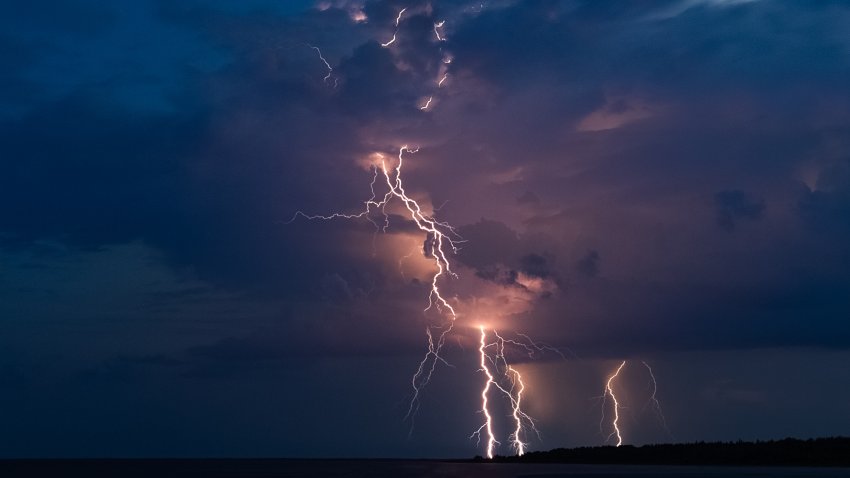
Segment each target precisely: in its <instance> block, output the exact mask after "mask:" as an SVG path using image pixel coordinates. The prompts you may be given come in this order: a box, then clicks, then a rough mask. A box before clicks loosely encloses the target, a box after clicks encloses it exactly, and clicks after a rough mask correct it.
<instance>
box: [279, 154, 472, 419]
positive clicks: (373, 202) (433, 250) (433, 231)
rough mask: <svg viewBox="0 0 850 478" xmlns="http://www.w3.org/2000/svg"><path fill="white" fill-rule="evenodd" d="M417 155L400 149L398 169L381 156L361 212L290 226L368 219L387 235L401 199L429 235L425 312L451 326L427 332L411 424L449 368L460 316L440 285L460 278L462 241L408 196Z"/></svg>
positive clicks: (416, 375)
mask: <svg viewBox="0 0 850 478" xmlns="http://www.w3.org/2000/svg"><path fill="white" fill-rule="evenodd" d="M416 152H418V149H410V148H409V147H408V146H407V145H404V146H402V147H400V148H399V150H398V163H397V165H396V166H395V167H394V168H390V167H388V166H387V163H386V160H385V158H384V157H383V155H381V154H380V153H379V154H378V158H379V159H380V165H379V166H378V165H376V166H374V167H373V170H374V174H373V177H372V182H371V184H370V190H371V192H372V195H371V197H370V198H369V199H367V200H365V201H364V202H363V204H364V208H363V210H361V211H360V212H356V213H351V214H349V213H339V212H335V213H332V214H329V215H308V214H305V213H304V212H302V211H297V212H296V213H295V215H294V216H293V217H292V219H291V220H290V221H288V223H291V222H293V221H295V220H296V219H297V218H298V217H299V216H300V217H304V218H306V219H308V220H316V219H320V220H331V219H360V218H366V219H368V220H369V221H371V222H372V224H374V225H375V227H376V231H377V230H378V229H380V230H382V231H384V232H386V230H387V228H388V227H389V215H388V214H387V212H386V207H387V205H388V204H389V203H390V201H391V200H393V199H397V200H399V201H400V202H401V204H402V205H403V206H404V207H405V208H406V209H407V212H408V213H409V214H410V219H411V220H412V221H413V222H414V223H415V224H416V226H417V227H418V228H419V229H420V230H421V231H422V232H424V233H425V234H426V237H427V238H428V240H427V241H426V246H425V249H424V251H425V253H426V256H427V257H429V258H431V259H432V260H433V263H434V265H435V266H436V268H437V271H436V272H435V273H434V275H433V276H432V277H431V291H430V293H429V295H428V305H427V307H425V309H424V311H423V312H427V311H428V310H430V309H432V308H435V309H437V310H438V311H439V312H441V313H444V314H445V315H447V316H448V318H449V319H450V320H449V321H448V322H447V323H444V324H440V325H434V326H428V327H426V329H425V335H426V337H427V339H428V350H427V352H426V353H425V356H424V357H423V359H422V361H421V362H420V364H419V367H417V369H416V372H415V373H414V374H413V377H412V379H411V385H412V388H413V398H412V399H411V401H410V406H409V407H408V411H407V414H406V415H405V419H408V418H410V419H411V421H412V420H413V418H414V417H415V415H416V412H417V411H418V409H419V394H420V392H421V391H422V389H423V388H424V387H425V386H426V385H428V383H429V382H430V381H431V377H432V376H433V374H434V371H435V370H436V367H437V363H440V362H442V363H444V364H446V365H448V362H447V361H446V360H445V359H444V358H443V357H442V355H441V354H440V353H441V350H442V348H443V345H445V343H446V336H447V335H448V334H449V333H450V332H451V331H452V328H453V326H454V321H455V320H456V319H457V312H456V311H455V309H454V307H452V305H451V304H450V303H449V302H448V300H446V298H445V297H444V296H443V294H442V293H441V292H440V287H439V282H440V279H441V278H442V277H443V276H445V275H448V276H451V277H455V278H457V275H456V274H455V273H454V272H453V271H452V268H451V263H450V262H449V259H448V252H447V251H448V250H450V251H451V252H452V253H457V251H458V243H459V242H460V241H462V239H461V238H460V236H458V235H457V233H456V232H455V230H454V228H453V227H452V226H451V225H449V224H448V223H445V222H440V221H438V220H436V219H435V218H433V217H432V216H430V215H428V214H426V213H425V212H423V210H422V207H421V206H420V204H419V203H418V202H417V201H416V200H414V199H413V198H411V197H410V196H408V194H407V192H406V191H405V189H404V183H403V182H402V167H403V166H404V154H405V153H411V154H413V153H416ZM380 177H383V180H384V182H385V184H386V188H387V191H386V193H384V195H383V197H380V198H379V196H378V193H377V192H376V190H375V186H376V183H377V182H378V179H379V178H380ZM374 211H380V212H381V214H382V215H383V216H384V225H383V226H382V227H381V226H378V224H377V223H375V222H374V220H373V219H372V218H371V216H372V214H373V212H374ZM412 431H413V427H412V426H411V432H412Z"/></svg>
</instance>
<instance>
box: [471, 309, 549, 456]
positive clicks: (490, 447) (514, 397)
mask: <svg viewBox="0 0 850 478" xmlns="http://www.w3.org/2000/svg"><path fill="white" fill-rule="evenodd" d="M478 329H479V330H480V332H481V340H480V346H479V348H478V353H479V355H480V364H481V371H482V372H484V375H485V377H486V378H487V380H486V382H485V383H484V388H483V389H482V390H481V413H482V414H483V415H484V423H483V424H481V426H480V427H478V429H477V430H476V431H475V432H473V433H472V435H470V438H472V437H477V438H478V439H479V441H480V440H481V433H482V432H485V431H486V433H487V448H486V450H487V458H493V451H494V448H495V446H496V445H497V444H499V442H498V441H497V440H496V439H495V437H494V435H493V414H492V413H491V412H490V409H489V404H490V401H489V394H490V392H491V390H492V389H495V390H497V391H498V392H500V393H501V394H502V396H504V397H505V398H506V399H507V401H508V402H509V403H510V407H511V417H512V418H513V420H514V431H513V433H511V435H510V437H509V439H510V441H511V447H513V449H514V451H516V454H517V455H519V456H522V455H524V454H525V449H526V446H527V444H526V443H525V442H524V441H523V437H524V436H525V435H527V433H526V428H530V429H531V430H533V431H534V433H535V434H537V437H538V438H540V432H539V431H538V430H537V426H536V425H535V423H534V419H533V418H531V417H530V416H529V415H528V414H527V413H525V412H524V411H523V410H522V394H523V392H524V391H525V383H523V381H522V374H520V373H519V371H518V370H517V369H515V368H514V367H512V366H511V365H509V364H508V361H507V359H506V357H505V344H514V345H518V346H520V347H522V348H524V349H526V350H528V349H529V348H531V347H532V346H531V345H529V344H525V343H521V342H518V341H515V340H510V339H505V338H503V337H502V336H501V335H499V333H498V332H497V331H495V330H491V331H490V332H492V334H493V335H494V336H495V339H494V340H493V341H491V342H487V330H486V329H485V328H484V326H483V325H482V326H479V327H478ZM531 343H533V342H531ZM534 346H536V344H535V345H534ZM488 364H489V365H488ZM497 374H498V376H499V378H497V377H496V375H497Z"/></svg>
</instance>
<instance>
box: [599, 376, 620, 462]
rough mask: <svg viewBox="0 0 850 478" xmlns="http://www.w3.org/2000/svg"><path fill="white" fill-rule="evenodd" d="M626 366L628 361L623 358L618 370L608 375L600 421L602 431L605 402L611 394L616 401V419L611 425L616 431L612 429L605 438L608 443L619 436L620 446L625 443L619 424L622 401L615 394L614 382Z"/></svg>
mask: <svg viewBox="0 0 850 478" xmlns="http://www.w3.org/2000/svg"><path fill="white" fill-rule="evenodd" d="M625 366H626V361H625V360H623V362H622V363H621V364H620V366H619V367H617V370H616V371H615V372H614V373H613V374H611V375H610V376H609V377H608V380H607V381H606V382H605V392H604V393H603V395H602V418H601V420H600V421H599V430H600V431H602V429H603V423H604V422H605V404H606V402H607V400H606V398H607V397H608V396H611V401H612V402H614V419H613V420H612V421H611V426H612V427H613V428H614V431H612V432H611V433H610V434H609V435H608V437H607V438H606V439H605V442H606V443H607V442H608V441H609V440H611V438H612V437H614V436H615V435H616V436H617V445H616V446H620V445H622V444H623V435H622V434H621V433H620V425H619V421H620V402H619V401H617V395H615V394H614V387H613V385H612V383H613V382H614V380H616V378H617V377H618V376H619V375H620V371H621V370H623V367H625Z"/></svg>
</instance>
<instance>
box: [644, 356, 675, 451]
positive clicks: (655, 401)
mask: <svg viewBox="0 0 850 478" xmlns="http://www.w3.org/2000/svg"><path fill="white" fill-rule="evenodd" d="M641 363H642V364H643V366H644V367H646V370H647V371H648V372H649V379H650V384H651V385H652V395H651V396H650V397H649V402H648V403H647V405H652V409H653V410H654V411H655V415H656V416H657V417H658V420H659V421H660V422H661V426H662V427H664V431H665V432H667V435H669V436H670V437H672V436H673V434H672V433H670V429H669V428H668V427H667V419H666V418H664V412H663V411H662V410H661V403H660V402H659V401H658V397H657V394H658V381H657V380H655V373H654V372H653V371H652V367H650V366H649V364H648V363H646V362H644V361H642V360H641Z"/></svg>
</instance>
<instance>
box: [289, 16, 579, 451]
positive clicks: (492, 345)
mask: <svg viewBox="0 0 850 478" xmlns="http://www.w3.org/2000/svg"><path fill="white" fill-rule="evenodd" d="M406 10H407V9H406V8H403V9H401V10H400V11H399V12H398V15H397V17H396V19H395V30H394V32H393V35H392V38H391V39H390V40H389V41H387V42H385V43H381V46H383V47H389V46H391V45H392V44H393V43H395V41H396V39H397V37H398V33H399V27H400V25H401V22H402V19H403V16H404V14H405V12H406ZM444 24H445V21H440V22H438V23H434V34H435V36H436V38H437V41H439V42H443V41H446V38H445V36H443V35H442V34H441V29H442V27H443V26H444ZM308 46H309V47H310V48H312V49H314V50H315V51H316V53H317V54H318V55H319V58H320V59H321V60H322V62H323V63H324V64H325V66H326V67H327V68H328V74H327V75H326V76H325V78H324V81H325V82H326V83H327V82H328V81H329V80H330V78H333V77H334V75H333V68H332V67H331V65H330V63H329V62H328V61H327V60H326V59H325V58H324V56H323V55H322V52H321V50H320V49H319V48H318V47H315V46H312V45H308ZM442 62H443V65H442V66H441V69H440V72H439V80H437V81H436V83H437V88H441V87H442V86H443V84H444V83H445V82H446V80H447V79H448V76H449V75H448V72H447V71H446V69H447V68H448V66H447V65H449V64H450V63H451V62H452V57H451V55H450V54H444V56H443V60H442ZM334 80H335V86H336V78H334ZM433 100H434V96H429V97H428V99H427V101H425V103H424V104H423V105H421V106H419V109H420V110H423V111H425V110H427V109H428V108H430V107H431V104H432V101H433ZM417 151H418V149H412V148H410V147H409V146H408V145H404V146H401V147H400V148H399V149H398V155H397V162H396V165H395V166H394V167H391V166H390V165H388V164H387V160H386V157H385V156H384V155H383V154H382V153H375V154H374V155H373V156H374V157H375V158H376V161H375V162H374V163H373V165H372V179H371V182H370V184H369V189H370V192H371V196H370V197H369V198H368V199H366V200H365V201H363V208H362V209H361V210H359V211H357V212H353V213H346V212H333V213H331V214H327V215H310V214H306V213H304V212H302V211H296V212H295V214H294V215H293V217H292V219H290V220H289V221H288V222H287V224H289V223H292V222H293V221H295V220H296V219H298V218H299V217H303V218H305V219H308V220H333V219H365V220H368V221H370V222H371V223H372V224H373V225H374V226H375V232H376V233H377V232H386V231H387V229H388V228H389V214H388V212H387V207H388V206H389V205H390V203H391V202H394V201H395V202H399V203H400V204H401V205H402V206H404V208H405V210H406V212H407V215H408V216H409V219H410V220H411V221H412V222H413V223H414V224H416V226H417V228H418V229H419V230H420V231H422V233H423V234H424V235H425V237H426V241H425V245H424V246H423V248H422V253H423V255H424V256H425V257H426V258H428V259H430V260H431V261H432V263H433V265H434V267H435V271H434V273H433V274H432V275H431V281H430V285H431V287H430V291H429V294H428V303H427V306H426V307H425V308H424V310H423V313H425V312H428V311H429V310H431V309H436V311H437V312H438V314H439V316H440V317H441V318H442V320H441V321H440V322H439V323H436V324H430V325H428V326H426V327H425V337H426V339H427V350H426V352H425V355H424V356H423V358H422V360H421V361H420V362H419V365H418V366H417V368H416V371H415V372H414V373H413V375H412V377H411V380H410V383H411V388H412V389H413V391H412V398H411V399H410V404H409V407H408V410H407V413H406V415H405V420H408V419H409V420H410V423H411V428H410V433H412V432H413V425H414V421H415V417H416V414H417V412H418V410H419V406H420V394H421V392H422V390H423V389H424V388H425V387H426V386H427V385H428V384H429V383H430V381H431V379H432V377H433V375H434V373H435V370H436V368H437V366H438V364H439V363H442V364H444V365H447V366H451V365H450V364H449V362H448V361H446V359H445V358H444V357H443V355H442V349H443V347H444V345H445V343H446V340H447V337H448V336H449V334H451V333H452V331H453V330H454V327H455V322H456V320H457V318H458V314H457V312H456V310H455V308H454V307H453V306H452V304H451V303H450V302H449V300H447V298H446V297H445V296H444V295H443V292H442V291H441V290H440V284H441V282H442V280H443V279H444V278H445V276H449V277H452V278H457V274H455V272H454V271H453V270H452V266H451V263H450V261H449V256H450V254H456V253H457V252H458V245H459V243H461V242H463V239H462V238H461V237H460V236H459V235H458V234H457V232H456V231H455V229H454V228H453V227H452V226H451V225H450V224H448V223H446V222H441V221H438V220H437V219H436V218H435V217H434V213H433V212H432V213H431V214H428V213H425V212H424V211H423V208H422V206H421V205H420V204H419V203H418V202H417V201H416V200H415V199H413V198H411V197H410V196H409V195H408V193H407V192H406V190H405V187H404V183H403V181H402V170H403V166H404V162H405V156H406V154H415V153H416V152H417ZM378 188H380V189H382V190H385V191H381V192H380V193H379V192H378ZM437 210H438V209H433V211H437ZM376 214H380V215H382V216H383V224H380V223H379V222H377V221H376V219H375V216H376ZM409 256H410V254H408V255H407V256H405V257H403V258H401V259H400V260H399V271H400V273H401V274H402V276H403V275H404V272H403V270H402V262H403V260H404V259H406V258H407V257H409ZM479 331H480V341H479V348H478V351H479V354H480V371H481V372H482V373H483V374H484V376H485V379H486V380H485V383H484V386H483V388H482V390H481V401H482V404H481V413H482V414H483V415H484V418H485V420H484V423H483V424H482V425H481V426H480V427H479V428H478V429H477V430H476V431H475V432H474V433H473V434H472V435H471V436H470V438H472V437H473V436H477V437H478V442H479V444H480V442H481V440H482V436H483V435H486V447H485V450H486V454H487V457H488V458H492V457H493V456H494V453H495V449H496V446H498V445H500V444H501V443H500V442H499V441H498V440H497V439H496V436H495V432H494V417H493V414H492V412H491V410H490V407H491V405H492V400H493V399H494V396H493V395H494V394H496V395H497V396H498V398H499V399H501V400H504V401H506V402H507V403H509V405H510V408H511V413H510V417H511V418H512V420H513V427H512V429H513V431H512V432H511V434H510V435H509V440H510V443H511V447H512V448H513V449H514V450H515V452H516V454H517V455H523V454H524V453H525V452H526V449H527V444H526V443H525V441H524V440H525V439H526V438H527V437H528V435H529V432H530V431H533V432H534V433H535V434H536V435H537V437H538V439H539V438H540V432H539V430H538V429H537V427H536V425H535V421H534V419H532V417H530V416H529V415H528V414H527V413H526V412H525V411H523V407H522V405H523V403H522V401H523V397H524V393H525V392H526V385H525V383H524V382H523V379H522V375H521V373H520V372H519V371H518V370H517V369H516V368H514V367H513V366H512V365H510V364H509V363H508V360H507V357H506V347H509V348H512V349H516V350H518V351H521V352H523V353H525V354H526V355H528V356H529V358H536V357H537V356H538V355H542V354H544V353H546V352H555V353H557V354H558V355H560V356H561V357H562V358H563V357H564V356H563V354H562V353H561V352H560V351H559V350H558V349H556V348H554V347H551V346H549V345H547V344H544V343H536V342H534V341H533V340H532V339H531V338H530V337H528V336H527V335H524V334H518V333H517V334H516V336H515V337H512V338H505V337H503V336H502V335H500V334H499V333H498V332H497V331H496V330H488V329H486V328H485V327H484V326H479ZM488 334H490V336H491V338H490V339H489V341H488Z"/></svg>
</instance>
